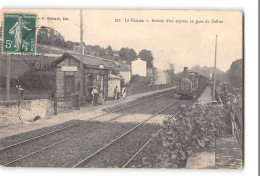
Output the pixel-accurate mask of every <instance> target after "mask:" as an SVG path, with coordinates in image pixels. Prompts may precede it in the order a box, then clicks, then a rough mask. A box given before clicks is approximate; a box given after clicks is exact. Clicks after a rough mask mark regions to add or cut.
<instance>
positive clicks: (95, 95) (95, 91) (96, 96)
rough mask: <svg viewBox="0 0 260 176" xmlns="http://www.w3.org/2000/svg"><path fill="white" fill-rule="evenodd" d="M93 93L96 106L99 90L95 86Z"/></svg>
mask: <svg viewBox="0 0 260 176" xmlns="http://www.w3.org/2000/svg"><path fill="white" fill-rule="evenodd" d="M91 94H92V96H93V106H96V105H97V99H98V90H97V88H96V87H94V89H93V90H92V92H91Z"/></svg>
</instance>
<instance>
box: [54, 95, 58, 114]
mask: <svg viewBox="0 0 260 176" xmlns="http://www.w3.org/2000/svg"><path fill="white" fill-rule="evenodd" d="M57 109H58V103H57V97H54V115H57Z"/></svg>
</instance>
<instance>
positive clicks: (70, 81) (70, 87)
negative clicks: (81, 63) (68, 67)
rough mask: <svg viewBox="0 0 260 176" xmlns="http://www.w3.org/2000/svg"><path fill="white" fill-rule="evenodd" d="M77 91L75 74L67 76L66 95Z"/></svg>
mask: <svg viewBox="0 0 260 176" xmlns="http://www.w3.org/2000/svg"><path fill="white" fill-rule="evenodd" d="M73 93H75V80H74V76H68V75H67V76H65V96H68V95H71V94H73Z"/></svg>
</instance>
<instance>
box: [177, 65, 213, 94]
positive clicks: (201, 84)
mask: <svg viewBox="0 0 260 176" xmlns="http://www.w3.org/2000/svg"><path fill="white" fill-rule="evenodd" d="M208 80H209V79H208V78H207V77H205V76H203V75H201V74H198V73H196V72H188V67H184V69H183V74H182V77H181V79H180V81H179V84H178V88H177V94H179V95H180V98H181V99H194V98H196V97H197V96H199V95H200V94H201V92H202V91H203V90H204V89H205V88H206V87H207V85H208Z"/></svg>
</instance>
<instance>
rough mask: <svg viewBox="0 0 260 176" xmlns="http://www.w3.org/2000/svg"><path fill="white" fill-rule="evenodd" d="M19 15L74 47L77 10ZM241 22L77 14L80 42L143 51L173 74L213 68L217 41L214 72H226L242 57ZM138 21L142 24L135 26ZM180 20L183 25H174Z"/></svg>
mask: <svg viewBox="0 0 260 176" xmlns="http://www.w3.org/2000/svg"><path fill="white" fill-rule="evenodd" d="M7 11H8V12H9V13H10V12H15V10H7ZM19 12H21V13H36V14H37V16H38V21H37V24H38V26H48V27H50V28H53V29H55V30H56V31H58V32H59V33H60V34H61V35H62V36H63V37H64V38H65V40H71V41H80V11H79V10H55V9H52V10H43V9H38V10H37V9H36V10H35V9H34V10H31V9H30V10H28V9H23V10H21V9H20V10H19ZM42 17H44V18H45V19H44V20H43V19H42ZM58 17H59V18H60V19H61V20H57V19H58ZM63 17H66V18H67V19H68V20H63ZM1 19H2V18H1ZM116 19H117V21H118V19H120V20H121V21H120V22H116ZM125 19H126V20H127V19H128V20H129V22H125ZM167 19H168V20H167ZM242 19H243V17H242V13H241V12H240V11H196V10H83V24H84V34H83V41H84V42H85V43H86V44H87V45H100V46H101V47H105V48H106V47H107V46H109V45H110V46H111V47H112V49H114V50H120V49H121V48H122V47H129V48H133V49H134V50H135V51H136V52H137V54H138V53H139V51H140V50H142V49H148V50H151V51H152V53H153V56H154V65H155V67H157V68H159V69H167V68H169V63H172V64H174V65H175V69H176V72H178V71H182V69H183V67H184V66H188V67H192V66H195V65H200V66H214V59H215V42H216V35H218V39H217V52H216V54H217V67H218V68H219V69H221V70H223V71H226V70H228V69H229V68H230V65H231V63H232V62H233V61H234V60H237V59H240V58H242V56H243V44H242V38H243V33H242V32H243V28H242V27H243V23H242ZM140 20H143V21H144V22H137V21H140ZM147 20H149V21H147ZM152 20H159V21H160V20H161V21H162V20H164V22H152ZM176 20H177V21H176ZM180 20H184V21H182V22H184V23H179V22H180ZM190 20H193V21H194V23H191V22H190ZM206 20H207V21H208V22H209V23H205V22H206ZM217 20H218V21H217ZM196 21H198V22H199V23H197V24H196ZM202 22H203V23H202ZM213 22H214V23H213Z"/></svg>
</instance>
